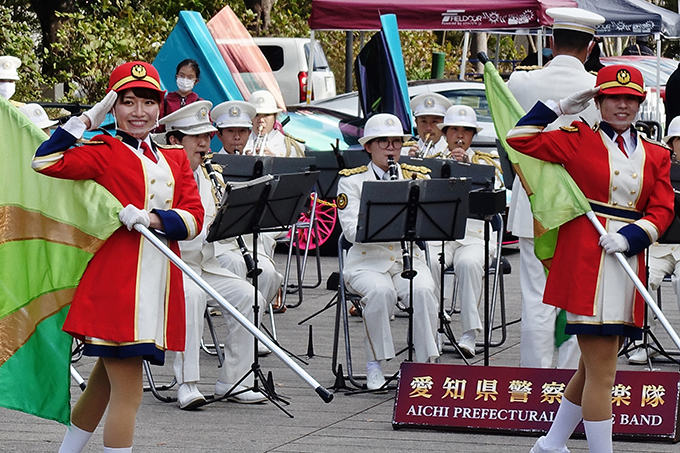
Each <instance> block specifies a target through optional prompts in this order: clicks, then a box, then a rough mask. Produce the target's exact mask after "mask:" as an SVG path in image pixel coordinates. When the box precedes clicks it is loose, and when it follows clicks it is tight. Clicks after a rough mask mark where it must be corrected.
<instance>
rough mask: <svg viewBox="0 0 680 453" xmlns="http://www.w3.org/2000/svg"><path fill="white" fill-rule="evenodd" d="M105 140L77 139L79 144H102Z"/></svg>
mask: <svg viewBox="0 0 680 453" xmlns="http://www.w3.org/2000/svg"><path fill="white" fill-rule="evenodd" d="M104 143H105V142H103V141H101V140H82V141H78V144H79V145H103V144H104Z"/></svg>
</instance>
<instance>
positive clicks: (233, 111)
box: [229, 107, 241, 118]
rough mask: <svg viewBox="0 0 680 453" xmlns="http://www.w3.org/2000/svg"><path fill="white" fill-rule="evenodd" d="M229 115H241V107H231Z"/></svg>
mask: <svg viewBox="0 0 680 453" xmlns="http://www.w3.org/2000/svg"><path fill="white" fill-rule="evenodd" d="M229 116H230V117H232V118H234V117H237V116H241V109H240V108H238V107H232V108H230V109H229Z"/></svg>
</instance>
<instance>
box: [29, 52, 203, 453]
mask: <svg viewBox="0 0 680 453" xmlns="http://www.w3.org/2000/svg"><path fill="white" fill-rule="evenodd" d="M107 92H108V94H107V95H106V97H104V99H103V100H102V101H100V102H99V103H97V104H95V106H94V107H92V108H91V109H90V110H88V111H87V112H85V113H83V115H81V116H79V117H73V118H71V119H70V120H69V121H68V122H67V123H66V124H65V125H64V126H63V127H59V128H58V129H57V130H56V131H55V132H54V134H52V136H51V137H50V139H49V140H46V141H45V142H43V143H42V144H41V145H40V147H39V148H38V150H37V151H36V153H35V156H34V158H33V162H32V167H33V169H34V170H36V171H38V172H40V173H42V174H44V175H47V176H52V177H56V178H62V179H76V180H81V179H92V180H94V181H96V182H97V183H98V184H100V185H102V186H103V187H104V188H106V189H107V190H109V192H111V194H112V195H113V196H114V197H116V199H118V201H120V203H121V204H122V205H124V206H125V207H124V208H123V209H122V210H121V211H120V213H119V218H120V221H121V223H122V225H121V226H122V227H121V228H118V229H117V230H116V231H115V232H114V233H113V234H112V235H111V236H110V237H109V238H108V239H107V240H106V242H105V243H104V244H103V245H102V247H101V248H100V249H99V250H98V251H97V252H96V253H95V254H94V256H93V258H92V259H91V260H90V262H89V263H88V265H87V268H86V269H85V272H84V274H83V277H82V278H81V280H80V283H79V284H78V288H77V289H76V291H75V295H74V297H73V301H72V303H71V307H70V309H69V312H68V315H67V317H66V320H65V322H64V326H63V330H64V331H66V332H68V333H69V334H71V335H73V336H74V337H76V338H79V339H80V340H81V341H83V344H84V350H83V353H84V354H85V355H89V356H94V357H98V360H97V362H96V364H95V366H94V368H93V370H92V373H91V374H90V378H89V379H88V382H87V388H86V389H85V391H84V392H83V393H82V395H81V396H80V398H79V399H78V402H77V403H76V405H75V406H74V407H73V410H72V412H71V425H70V426H69V427H68V429H67V432H66V435H65V436H64V440H63V442H62V445H61V448H60V450H59V451H60V452H62V453H66V452H68V453H73V452H80V451H82V449H83V448H84V447H85V445H86V444H87V442H88V440H89V439H90V437H91V436H92V433H93V432H94V430H95V429H96V428H97V425H99V422H100V420H101V419H102V417H104V414H105V413H106V423H105V427H104V452H118V453H124V452H131V451H132V439H133V435H134V428H135V419H136V415H137V411H138V409H139V405H140V403H141V401H142V394H143V380H142V373H143V371H142V370H143V368H142V360H143V359H145V360H148V361H150V362H151V363H153V364H157V365H163V363H164V361H165V351H166V350H171V351H183V350H184V336H185V315H184V291H183V285H182V273H181V271H180V270H179V269H178V268H176V267H175V266H172V265H171V264H170V261H169V260H168V258H166V257H165V255H163V254H162V253H161V252H160V251H159V250H157V249H156V248H155V247H153V246H152V245H151V244H149V242H148V241H146V239H144V237H142V235H141V234H140V233H138V232H137V230H135V229H134V226H135V225H136V224H141V225H144V226H146V227H149V228H152V229H154V230H156V231H157V232H158V235H159V236H160V237H161V238H162V240H163V241H164V242H166V243H167V245H168V247H170V249H172V250H173V251H174V252H175V253H176V254H179V253H180V250H179V245H178V243H177V241H181V240H186V239H192V238H193V237H195V236H196V235H198V234H199V233H200V232H201V230H202V228H203V216H204V210H203V206H202V204H201V198H200V196H199V193H198V189H197V187H196V181H195V180H194V177H193V174H192V171H191V168H190V166H189V160H188V159H187V155H186V153H185V152H184V150H182V149H174V147H165V148H163V147H161V146H160V145H157V144H155V143H154V142H153V141H151V139H150V134H149V132H150V131H151V130H152V129H153V128H154V126H155V124H156V121H157V119H158V110H159V106H160V104H161V102H162V99H163V94H164V92H163V90H162V89H161V84H160V79H159V77H158V72H157V71H156V69H155V68H154V67H153V66H152V65H150V64H148V63H145V62H142V61H132V62H129V63H125V64H123V65H121V66H118V67H117V68H116V69H114V70H113V72H112V73H111V77H110V79H109V86H108V89H107ZM109 111H112V112H113V114H114V116H115V118H116V124H117V130H116V136H115V137H112V136H110V135H108V134H101V135H96V136H95V137H94V140H93V141H92V142H86V143H84V144H82V146H76V142H77V141H78V140H79V139H80V138H81V137H82V136H83V134H84V132H85V131H86V130H95V129H97V128H98V127H99V125H100V124H101V123H102V121H103V120H104V118H105V117H106V114H107V113H108V112H109ZM123 226H124V227H123Z"/></svg>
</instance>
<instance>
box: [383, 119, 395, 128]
mask: <svg viewBox="0 0 680 453" xmlns="http://www.w3.org/2000/svg"><path fill="white" fill-rule="evenodd" d="M385 126H387V127H392V126H394V120H393V119H392V118H387V119H386V120H385Z"/></svg>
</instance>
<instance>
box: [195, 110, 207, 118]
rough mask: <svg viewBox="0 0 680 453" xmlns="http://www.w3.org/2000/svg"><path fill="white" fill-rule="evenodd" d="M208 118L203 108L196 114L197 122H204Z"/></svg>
mask: <svg viewBox="0 0 680 453" xmlns="http://www.w3.org/2000/svg"><path fill="white" fill-rule="evenodd" d="M207 117H208V109H207V108H205V107H203V108H201V109H199V111H198V112H197V113H196V119H197V120H204V119H206V118H207Z"/></svg>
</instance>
